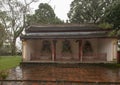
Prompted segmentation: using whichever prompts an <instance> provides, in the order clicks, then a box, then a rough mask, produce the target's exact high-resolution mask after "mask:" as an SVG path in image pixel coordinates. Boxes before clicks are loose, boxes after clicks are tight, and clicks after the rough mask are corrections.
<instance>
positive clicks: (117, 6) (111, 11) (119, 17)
mask: <svg viewBox="0 0 120 85" xmlns="http://www.w3.org/2000/svg"><path fill="white" fill-rule="evenodd" d="M103 20H104V21H105V22H108V23H110V24H112V25H113V28H114V29H115V30H116V32H115V34H117V31H118V30H119V29H120V1H118V2H116V3H114V4H113V5H112V6H110V7H109V8H108V9H107V10H106V13H105V17H104V18H103Z"/></svg>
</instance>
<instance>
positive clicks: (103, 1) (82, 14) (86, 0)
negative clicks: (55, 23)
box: [68, 0, 116, 23]
mask: <svg viewBox="0 0 120 85" xmlns="http://www.w3.org/2000/svg"><path fill="white" fill-rule="evenodd" d="M114 1H116V0H74V1H73V2H72V3H71V5H70V6H71V8H70V11H69V13H68V17H69V20H70V22H71V23H99V21H100V20H101V18H102V17H103V16H104V13H105V10H106V8H107V7H109V5H111V4H112V3H113V2H114Z"/></svg>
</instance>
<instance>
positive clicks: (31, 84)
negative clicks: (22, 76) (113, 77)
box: [0, 80, 120, 85]
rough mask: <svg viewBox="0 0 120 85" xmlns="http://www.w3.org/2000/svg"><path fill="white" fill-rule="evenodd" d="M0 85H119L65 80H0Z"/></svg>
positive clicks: (117, 83) (117, 84)
mask: <svg viewBox="0 0 120 85" xmlns="http://www.w3.org/2000/svg"><path fill="white" fill-rule="evenodd" d="M0 85H120V82H97V81H96V82H87V81H65V80H56V81H48V80H0Z"/></svg>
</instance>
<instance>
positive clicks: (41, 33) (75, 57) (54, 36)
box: [21, 24, 117, 63]
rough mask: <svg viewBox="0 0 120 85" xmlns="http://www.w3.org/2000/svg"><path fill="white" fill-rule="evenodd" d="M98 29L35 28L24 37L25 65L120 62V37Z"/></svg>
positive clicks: (87, 26) (28, 30) (31, 28)
mask: <svg viewBox="0 0 120 85" xmlns="http://www.w3.org/2000/svg"><path fill="white" fill-rule="evenodd" d="M110 31H111V30H110V29H103V28H100V27H98V26H95V25H76V24H74V25H73V24H67V25H39V26H37V25H33V26H30V27H28V28H26V30H25V32H26V34H25V35H22V36H21V40H22V43H23V62H58V61H59V62H79V63H102V62H110V61H113V60H114V59H117V37H115V36H109V35H108V33H109V32H110Z"/></svg>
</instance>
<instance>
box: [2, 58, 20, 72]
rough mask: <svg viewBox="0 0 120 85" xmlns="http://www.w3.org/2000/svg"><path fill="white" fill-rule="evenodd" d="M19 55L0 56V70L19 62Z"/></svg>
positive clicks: (14, 65) (16, 64)
mask: <svg viewBox="0 0 120 85" xmlns="http://www.w3.org/2000/svg"><path fill="white" fill-rule="evenodd" d="M20 62H21V57H20V56H0V70H7V69H10V68H13V67H16V66H18V65H19V64H20Z"/></svg>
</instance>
